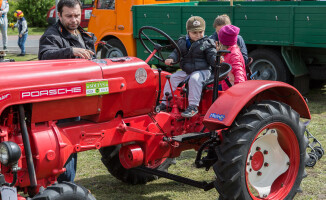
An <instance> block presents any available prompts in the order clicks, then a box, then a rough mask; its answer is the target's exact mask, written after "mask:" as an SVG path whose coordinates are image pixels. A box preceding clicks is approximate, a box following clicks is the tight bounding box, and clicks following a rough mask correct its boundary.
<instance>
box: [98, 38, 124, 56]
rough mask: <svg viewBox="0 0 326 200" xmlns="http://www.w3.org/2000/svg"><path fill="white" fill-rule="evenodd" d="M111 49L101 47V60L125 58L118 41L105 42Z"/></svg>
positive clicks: (122, 47)
mask: <svg viewBox="0 0 326 200" xmlns="http://www.w3.org/2000/svg"><path fill="white" fill-rule="evenodd" d="M107 43H108V44H109V45H111V46H112V48H109V47H102V49H101V58H119V57H124V56H127V51H126V49H125V47H124V46H123V44H122V43H121V42H120V41H119V40H118V39H115V38H113V39H110V40H108V42H107Z"/></svg>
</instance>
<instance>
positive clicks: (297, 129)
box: [213, 101, 308, 200]
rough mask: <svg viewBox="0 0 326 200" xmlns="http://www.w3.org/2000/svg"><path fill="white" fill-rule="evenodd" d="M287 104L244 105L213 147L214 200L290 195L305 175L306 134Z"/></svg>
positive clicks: (275, 199)
mask: <svg viewBox="0 0 326 200" xmlns="http://www.w3.org/2000/svg"><path fill="white" fill-rule="evenodd" d="M304 132H305V126H304V125H303V123H301V122H300V116H299V115H298V113H296V112H295V111H294V110H292V109H291V107H290V106H288V105H286V104H284V103H280V102H277V101H263V102H260V103H257V104H254V105H252V106H250V107H249V108H248V109H245V110H244V111H243V112H242V113H241V114H240V115H239V116H238V117H237V118H236V120H235V121H234V123H233V124H232V126H231V127H230V129H229V131H227V132H226V133H225V134H223V141H222V144H221V145H219V146H217V147H216V153H217V155H218V158H219V159H218V161H217V162H216V163H215V164H214V166H213V168H214V171H215V173H216V181H215V188H216V189H217V191H218V192H219V193H220V199H241V200H246V199H253V200H257V199H272V200H278V199H293V197H294V196H295V195H296V193H297V192H298V191H299V190H300V183H301V181H302V179H303V178H304V177H305V176H306V172H305V161H306V159H308V155H307V153H306V148H307V145H308V138H307V137H306V136H305V134H304Z"/></svg>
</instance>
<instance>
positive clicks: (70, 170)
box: [58, 153, 77, 183]
mask: <svg viewBox="0 0 326 200" xmlns="http://www.w3.org/2000/svg"><path fill="white" fill-rule="evenodd" d="M64 167H65V168H66V171H65V172H64V173H63V174H60V176H59V177H58V182H59V183H60V182H62V181H67V182H74V179H75V176H76V170H77V153H73V154H71V156H70V157H69V158H68V160H67V162H66V164H65V166H64Z"/></svg>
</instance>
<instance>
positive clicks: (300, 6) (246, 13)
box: [132, 1, 326, 92]
mask: <svg viewBox="0 0 326 200" xmlns="http://www.w3.org/2000/svg"><path fill="white" fill-rule="evenodd" d="M132 12H133V27H134V29H133V30H134V32H133V34H134V38H135V39H136V44H137V45H136V46H137V56H138V57H140V58H143V59H144V58H146V57H147V56H148V53H147V52H146V51H145V50H144V48H143V47H142V45H141V44H140V43H139V40H138V30H139V29H140V28H141V27H142V26H154V27H157V28H159V29H161V30H163V31H164V32H166V33H167V34H168V35H170V36H171V37H172V38H173V39H178V38H179V37H180V36H181V35H185V34H186V30H185V27H186V21H187V19H188V18H189V17H190V16H195V15H199V16H201V17H203V18H204V19H205V20H206V32H205V34H206V35H211V34H212V33H213V32H214V28H213V21H214V19H215V18H216V17H217V15H221V14H227V15H229V16H230V18H231V21H232V24H234V25H236V26H238V27H240V29H241V30H240V35H241V36H242V37H243V38H244V40H245V42H246V45H247V48H248V53H249V56H250V57H252V58H253V59H254V61H253V63H252V65H251V69H252V70H253V71H254V72H255V71H257V72H258V73H257V75H256V79H268V80H279V81H284V82H288V83H291V84H294V85H295V86H296V87H297V88H299V90H301V91H302V92H306V91H307V89H308V86H309V79H314V80H326V23H325V21H326V2H321V1H314V2H312V1H307V2H294V1H291V2H290V1H288V2H284V1H283V2H242V1H239V2H234V4H233V6H230V3H229V2H188V3H174V4H156V5H141V6H133V7H132ZM149 37H150V38H151V39H153V40H156V41H157V42H161V43H162V42H163V43H164V39H163V38H161V37H160V36H158V35H156V34H154V33H153V34H151V33H150V34H149ZM152 64H155V65H161V66H163V65H164V64H163V63H157V61H156V60H153V61H152Z"/></svg>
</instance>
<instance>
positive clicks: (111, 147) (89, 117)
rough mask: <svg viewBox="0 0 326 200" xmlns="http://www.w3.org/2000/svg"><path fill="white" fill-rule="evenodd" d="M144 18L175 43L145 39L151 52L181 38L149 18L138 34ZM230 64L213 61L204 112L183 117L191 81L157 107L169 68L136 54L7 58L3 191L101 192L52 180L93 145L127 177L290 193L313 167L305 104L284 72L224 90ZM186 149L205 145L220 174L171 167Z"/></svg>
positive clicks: (229, 191) (2, 104) (37, 195)
mask: <svg viewBox="0 0 326 200" xmlns="http://www.w3.org/2000/svg"><path fill="white" fill-rule="evenodd" d="M149 29H150V30H151V31H157V33H158V34H161V35H162V36H164V37H166V38H167V40H168V41H169V44H168V45H165V46H161V45H159V44H155V43H154V42H153V41H152V40H150V39H149V38H148V39H149V40H148V41H150V42H152V43H153V44H154V48H155V49H154V50H153V51H151V50H150V49H148V47H147V46H146V45H145V46H146V48H147V50H148V51H149V52H151V55H150V57H149V58H148V59H147V61H148V60H149V59H151V58H152V57H153V56H154V57H156V58H158V59H160V60H162V57H161V54H156V52H157V51H160V50H161V49H162V48H167V47H171V46H173V47H174V48H177V45H176V43H175V42H174V41H173V40H172V39H171V38H170V37H169V36H168V35H166V34H165V33H164V32H162V31H160V30H158V29H155V28H152V27H143V28H142V29H141V30H140V38H146V37H147V36H146V34H145V33H144V31H145V30H146V31H148V30H149ZM141 40H142V43H143V44H145V43H144V42H143V39H141ZM177 49H178V48H177ZM179 53H180V52H179ZM218 58H219V57H218ZM217 63H219V62H217ZM230 69H231V68H230V65H228V64H225V63H224V64H218V65H217V66H216V67H215V68H214V75H215V77H214V79H213V81H212V82H208V83H207V84H206V85H205V87H204V88H203V94H202V100H201V104H200V107H199V113H198V114H197V115H196V116H194V117H192V118H183V117H182V116H181V114H180V113H181V112H182V111H183V110H184V109H185V108H186V106H187V105H186V102H187V86H186V85H187V83H185V85H180V87H179V88H178V89H177V90H176V91H175V92H174V94H173V97H172V99H168V102H167V105H168V109H167V111H166V112H160V110H159V109H156V106H157V105H158V104H159V102H160V99H161V96H162V95H163V94H162V86H163V84H164V83H165V82H166V81H168V80H169V79H168V78H169V76H168V75H169V73H167V72H164V71H162V72H161V71H160V70H156V69H152V68H151V67H150V66H149V65H148V64H147V63H146V62H144V61H143V60H140V59H138V58H134V57H122V58H116V59H101V60H83V59H74V60H53V61H30V62H12V63H9V62H8V63H3V64H2V65H1V66H0V71H1V79H0V85H1V89H0V113H1V117H0V139H1V143H0V162H1V174H0V183H1V186H2V187H1V195H2V198H1V199H2V200H6V199H15V198H17V199H19V200H25V199H26V198H27V197H26V195H29V197H30V198H31V199H33V200H43V199H44V200H45V199H47V200H51V199H56V200H65V199H72V200H79V199H88V200H90V199H95V198H94V197H93V196H92V195H91V194H90V193H89V192H88V190H86V189H85V188H83V187H81V186H78V185H76V184H74V183H68V182H63V183H57V182H56V180H57V177H58V176H59V175H60V174H61V173H63V172H64V171H65V170H66V169H65V168H64V164H65V162H66V161H67V159H68V158H69V156H70V155H71V154H72V153H76V152H82V151H87V150H90V149H99V151H100V153H101V155H102V161H103V163H104V165H105V166H106V167H107V169H108V171H109V172H110V173H111V174H112V175H113V176H114V177H116V178H118V179H120V180H121V181H123V182H126V183H130V184H144V183H146V182H148V181H152V180H154V179H155V177H157V176H159V177H165V178H169V179H172V180H175V181H179V182H182V183H185V184H189V185H192V186H195V187H199V188H202V189H204V190H209V189H212V188H214V187H215V188H216V189H217V191H218V192H219V194H220V199H274V200H278V199H292V198H293V197H294V196H295V194H296V193H297V192H298V190H299V186H300V183H301V181H302V178H304V176H305V175H306V173H305V160H306V159H307V158H308V154H307V153H306V148H307V145H308V138H307V137H306V136H305V134H304V133H305V130H306V127H305V125H304V124H303V123H302V122H300V117H302V118H306V119H310V112H309V109H308V106H307V104H306V102H305V100H304V99H303V97H302V96H301V95H300V93H299V92H298V91H297V90H296V89H295V88H293V87H292V86H290V85H288V84H286V83H283V82H276V81H254V80H253V81H247V82H244V83H240V84H237V85H235V86H232V87H231V88H230V89H228V90H227V91H224V92H223V91H222V92H218V91H217V85H218V81H219V80H223V79H224V78H225V77H226V75H227V73H228V71H229V70H230ZM76 117H80V120H70V121H69V120H62V119H73V118H76ZM188 149H195V150H197V151H198V154H197V157H196V158H195V164H196V166H197V167H198V168H205V169H207V170H208V169H210V168H211V167H212V168H213V169H214V171H215V173H216V179H215V178H214V180H213V181H212V182H209V183H207V182H199V181H196V180H191V179H188V178H186V177H180V176H176V175H173V174H170V173H168V172H167V170H168V167H169V166H170V165H171V164H172V163H173V162H174V158H177V157H178V156H179V155H180V154H181V152H182V151H184V150H188ZM212 178H213V177H212ZM18 192H20V193H18ZM23 193H24V194H23ZM23 196H24V197H23Z"/></svg>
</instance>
